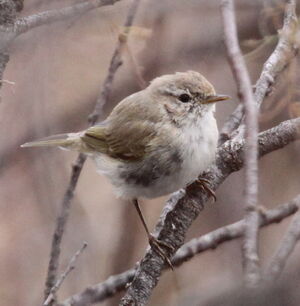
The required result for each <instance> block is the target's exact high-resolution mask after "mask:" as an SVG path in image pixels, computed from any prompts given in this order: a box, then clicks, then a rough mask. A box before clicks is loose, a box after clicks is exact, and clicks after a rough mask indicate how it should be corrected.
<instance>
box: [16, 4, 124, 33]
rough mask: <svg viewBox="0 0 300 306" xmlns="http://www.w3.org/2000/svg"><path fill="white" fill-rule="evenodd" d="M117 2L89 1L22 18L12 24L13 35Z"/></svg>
mask: <svg viewBox="0 0 300 306" xmlns="http://www.w3.org/2000/svg"><path fill="white" fill-rule="evenodd" d="M118 1H120V0H89V1H85V2H82V3H78V4H75V5H72V6H68V7H64V8H61V9H55V10H49V11H44V12H41V13H38V14H35V15H31V16H27V17H22V18H19V19H17V20H16V22H15V24H14V33H15V35H16V36H18V35H20V34H23V33H25V32H27V31H29V30H31V29H33V28H35V27H39V26H42V25H45V24H50V23H53V22H55V21H63V20H66V19H68V18H72V17H75V16H77V15H81V14H84V13H86V12H88V11H90V10H92V9H95V8H97V7H100V6H105V5H113V4H115V3H116V2H118Z"/></svg>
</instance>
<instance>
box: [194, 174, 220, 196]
mask: <svg viewBox="0 0 300 306" xmlns="http://www.w3.org/2000/svg"><path fill="white" fill-rule="evenodd" d="M196 184H197V185H198V186H200V187H201V188H202V189H203V190H204V191H206V192H207V193H208V194H209V195H210V196H211V197H213V199H214V202H216V201H217V197H216V194H215V192H214V191H213V190H212V189H211V188H210V186H209V185H210V182H209V180H207V179H204V178H201V177H198V179H197V180H196Z"/></svg>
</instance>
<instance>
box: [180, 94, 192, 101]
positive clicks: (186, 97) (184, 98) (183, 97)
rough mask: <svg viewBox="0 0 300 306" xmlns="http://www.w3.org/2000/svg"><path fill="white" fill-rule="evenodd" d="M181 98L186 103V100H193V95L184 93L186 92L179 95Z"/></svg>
mask: <svg viewBox="0 0 300 306" xmlns="http://www.w3.org/2000/svg"><path fill="white" fill-rule="evenodd" d="M179 100H180V101H181V102H183V103H186V102H189V101H190V100H191V97H190V96H189V95H188V94H186V93H184V94H182V95H180V96H179Z"/></svg>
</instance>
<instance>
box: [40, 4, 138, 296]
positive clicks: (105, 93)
mask: <svg viewBox="0 0 300 306" xmlns="http://www.w3.org/2000/svg"><path fill="white" fill-rule="evenodd" d="M139 2H140V0H134V2H133V3H132V4H131V6H130V8H129V11H128V15H127V17H126V21H125V24H124V28H125V30H124V31H126V32H125V34H124V35H123V36H124V37H127V35H128V34H129V31H130V26H131V25H132V23H133V19H134V16H135V14H136V12H137V8H138V4H139ZM120 37H121V36H120ZM125 42H126V39H124V38H123V40H122V39H119V40H118V43H117V47H116V49H115V51H114V53H113V56H112V59H111V62H110V66H109V69H108V74H107V76H106V78H105V80H104V83H103V86H102V90H101V92H100V95H99V97H98V99H97V101H96V105H95V108H94V111H93V113H92V114H91V117H90V118H89V121H90V125H93V124H95V123H96V122H97V121H98V119H99V117H100V114H101V112H102V108H103V106H104V105H105V103H107V101H108V99H109V95H110V93H111V89H112V84H113V80H114V76H115V73H116V71H117V69H118V68H119V67H120V66H121V64H122V61H121V51H122V45H123V44H124V43H125ZM85 161H86V156H85V155H84V154H79V156H78V158H77V161H76V163H75V164H74V166H73V168H72V173H71V178H70V182H69V185H68V187H67V190H66V192H65V195H64V198H63V201H62V204H61V211H60V213H59V216H58V217H57V220H56V225H55V231H54V235H53V238H52V245H51V253H50V261H49V266H48V273H47V278H46V285H45V298H47V297H48V295H49V294H50V290H51V288H52V287H53V286H54V284H55V280H56V277H57V269H58V264H59V256H60V245H61V240H62V236H63V233H64V230H65V227H66V223H67V220H68V217H69V212H70V207H71V202H72V199H73V197H74V191H75V188H76V186H77V182H78V179H79V176H80V173H81V170H82V168H83V165H84V163H85Z"/></svg>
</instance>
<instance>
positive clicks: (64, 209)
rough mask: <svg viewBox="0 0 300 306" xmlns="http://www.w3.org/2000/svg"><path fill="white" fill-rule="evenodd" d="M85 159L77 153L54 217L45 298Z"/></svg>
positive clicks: (48, 290) (53, 279)
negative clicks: (56, 214)
mask: <svg viewBox="0 0 300 306" xmlns="http://www.w3.org/2000/svg"><path fill="white" fill-rule="evenodd" d="M85 160H86V156H85V155H84V154H79V156H78V158H77V160H76V162H75V164H74V165H73V166H72V173H71V177H70V181H69V185H68V187H67V190H66V192H65V195H64V198H63V201H62V203H61V210H60V212H59V215H58V217H57V219H56V224H55V231H54V234H53V237H52V244H51V253H50V260H49V265H48V273H47V278H46V285H45V299H46V298H47V297H48V295H49V294H50V290H51V288H52V287H53V286H54V284H55V282H56V275H57V270H58V264H59V256H60V245H61V240H62V236H63V233H64V230H65V227H66V223H67V220H68V217H69V212H70V207H71V201H72V199H73V197H74V191H75V188H76V186H77V182H78V179H79V176H80V173H81V170H82V167H83V164H84V162H85Z"/></svg>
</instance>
